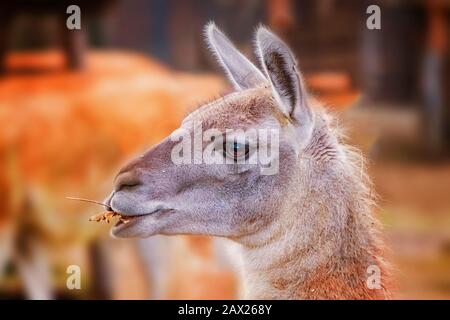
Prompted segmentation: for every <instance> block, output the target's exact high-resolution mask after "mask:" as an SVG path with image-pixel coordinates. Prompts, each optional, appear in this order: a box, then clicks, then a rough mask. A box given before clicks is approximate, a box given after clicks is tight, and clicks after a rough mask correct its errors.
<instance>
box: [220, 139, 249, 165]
mask: <svg viewBox="0 0 450 320" xmlns="http://www.w3.org/2000/svg"><path fill="white" fill-rule="evenodd" d="M249 151H250V148H249V146H248V144H247V143H245V144H244V143H239V142H236V141H234V142H224V144H223V156H224V157H227V158H229V159H233V160H234V162H237V161H238V160H242V159H245V160H247V159H248V155H249Z"/></svg>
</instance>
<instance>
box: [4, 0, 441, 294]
mask: <svg viewBox="0 0 450 320" xmlns="http://www.w3.org/2000/svg"><path fill="white" fill-rule="evenodd" d="M71 4H77V5H78V6H79V7H80V8H81V30H68V29H67V27H66V20H67V18H68V17H69V16H70V14H67V13H66V9H67V7H68V6H69V5H71ZM372 4H376V5H378V6H379V7H380V9H381V30H369V29H368V28H367V27H366V21H367V19H368V18H369V16H370V14H367V13H366V9H367V7H368V6H369V5H372ZM210 20H214V21H215V22H216V24H217V25H218V26H219V27H220V28H222V29H223V30H224V31H225V32H226V33H227V34H228V35H229V36H230V38H231V39H233V41H234V42H235V43H236V45H237V46H238V47H239V48H240V49H241V50H242V51H243V52H245V53H247V54H248V55H250V56H252V36H253V31H254V29H255V27H256V26H257V25H258V24H259V23H264V24H266V25H268V26H269V27H270V28H272V29H273V30H274V31H275V32H276V33H278V34H279V35H280V36H281V37H282V38H284V39H285V40H286V41H287V42H288V43H289V45H290V46H291V47H292V49H293V51H294V52H295V54H296V56H297V58H298V61H299V66H300V68H301V70H302V71H303V73H304V75H305V78H306V80H307V83H308V85H309V88H310V91H311V92H312V93H314V94H315V95H316V96H317V97H318V98H319V99H321V100H322V101H324V103H325V104H326V105H327V108H328V109H329V110H330V111H331V112H333V113H335V114H336V115H337V116H338V118H339V119H340V121H341V122H342V123H343V124H344V126H345V127H346V128H347V134H348V136H349V140H350V142H351V143H352V144H354V145H357V146H359V147H360V148H361V149H362V150H363V152H364V153H365V154H366V156H367V157H368V159H369V170H370V172H371V175H372V177H373V180H374V184H375V189H376V191H377V192H378V193H379V195H380V203H379V207H378V208H377V209H376V214H377V215H378V216H379V218H380V219H381V221H382V222H383V224H384V226H385V235H386V239H387V242H388V244H389V245H390V247H391V249H392V250H391V251H392V253H391V259H392V261H393V263H394V265H395V267H396V279H397V282H398V292H397V293H396V294H395V297H396V298H405V299H433V298H437V299H450V157H449V154H450V153H449V149H450V148H449V147H450V117H449V110H450V109H449V106H450V90H449V75H450V72H449V71H450V69H449V56H450V55H449V40H450V1H446V0H422V1H412V0H404V1H401V0H384V1H375V0H373V1H365V0H297V1H294V0H246V1H238V0H210V1H201V0H127V1H124V0H116V1H113V0H111V1H107V0H97V1H75V0H73V1H65V0H58V1H56V0H54V1H52V0H34V1H33V0H16V1H14V2H13V1H10V2H1V3H0V299H11V298H20V299H38V298H39V299H61V298H64V299H126V298H130V299H161V298H175V299H179V298H186V299H195V298H203V299H218V298H230V299H233V298H236V297H237V292H238V290H239V281H238V279H237V277H236V274H235V272H234V271H233V269H232V268H231V267H230V265H229V262H228V259H227V258H226V257H225V254H224V252H223V251H224V250H223V246H222V245H221V243H220V242H218V241H215V240H212V239H210V238H206V237H187V236H182V237H181V236H180V237H153V238H150V239H145V240H115V239H111V238H110V237H109V235H108V226H106V225H103V224H95V223H89V222H88V221H87V219H88V217H89V216H90V215H92V214H94V213H98V212H99V211H100V210H101V208H100V207H97V206H95V205H90V204H86V203H78V202H74V201H69V200H67V199H66V198H65V197H67V196H75V197H84V198H90V199H97V200H100V201H101V200H102V199H103V198H105V197H106V195H107V194H108V192H109V191H110V188H111V185H112V179H113V177H114V175H115V173H116V172H117V169H118V168H119V167H120V166H121V165H122V164H124V163H125V162H126V160H127V159H130V158H131V157H133V156H134V155H135V154H136V153H138V152H140V151H142V150H144V149H147V148H149V147H151V146H152V145H153V144H155V143H157V142H158V141H159V140H161V139H162V138H163V137H165V136H166V135H168V134H169V133H170V132H171V131H172V130H173V129H175V128H176V127H178V125H179V123H180V121H181V119H182V118H183V117H184V116H185V115H186V114H187V113H188V112H189V111H190V110H192V109H194V108H196V107H197V106H198V105H200V104H202V103H203V102H205V101H208V100H209V99H213V98H215V97H218V96H220V95H223V94H226V93H228V92H230V91H231V88H230V85H229V84H228V83H227V81H226V80H225V79H224V77H223V73H222V72H220V70H219V69H218V67H217V64H216V63H215V62H214V61H213V59H212V58H211V56H210V54H209V53H208V51H207V49H206V46H205V44H204V42H203V26H204V25H205V23H207V22H208V21H210ZM69 265H77V266H79V267H80V270H81V289H80V290H69V289H68V288H67V286H66V280H67V277H68V276H69V275H68V274H67V272H66V271H67V267H68V266H69Z"/></svg>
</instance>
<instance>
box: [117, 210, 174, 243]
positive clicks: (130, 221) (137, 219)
mask: <svg viewBox="0 0 450 320" xmlns="http://www.w3.org/2000/svg"><path fill="white" fill-rule="evenodd" d="M169 211H172V210H171V209H164V208H158V209H156V210H155V211H152V212H150V213H147V214H142V215H134V216H132V215H123V214H120V217H121V218H119V220H118V221H117V223H116V224H115V225H114V226H113V227H112V228H111V231H110V232H111V235H112V236H114V237H122V235H123V234H124V233H126V234H133V233H134V232H133V230H139V229H140V228H142V225H143V224H145V223H144V220H146V219H157V217H158V216H160V214H164V213H166V212H169ZM122 217H123V218H122ZM133 227H135V228H133Z"/></svg>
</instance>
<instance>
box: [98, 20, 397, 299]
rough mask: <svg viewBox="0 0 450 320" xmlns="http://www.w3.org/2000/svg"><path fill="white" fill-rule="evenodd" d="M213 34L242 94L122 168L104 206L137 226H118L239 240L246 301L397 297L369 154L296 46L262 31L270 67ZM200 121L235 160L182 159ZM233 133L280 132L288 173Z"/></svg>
mask: <svg viewBox="0 0 450 320" xmlns="http://www.w3.org/2000/svg"><path fill="white" fill-rule="evenodd" d="M206 36H207V39H208V43H209V46H210V48H211V50H212V52H213V53H214V54H215V56H216V57H217V59H218V61H219V63H220V64H221V66H222V67H223V69H224V70H225V72H226V74H227V75H228V78H229V79H230V80H231V82H232V84H233V85H234V87H235V89H236V92H234V93H232V94H229V95H227V96H224V97H222V98H220V99H218V100H215V101H213V102H211V103H209V104H206V105H204V106H201V107H200V108H199V109H198V110H196V111H194V112H192V113H191V114H190V115H189V116H188V117H186V118H185V119H184V121H183V122H182V124H181V127H180V128H179V129H177V130H176V131H175V132H174V133H173V134H172V135H171V136H169V137H167V138H166V139H164V140H163V141H162V142H160V143H159V144H158V145H156V146H155V147H153V148H152V149H150V150H149V151H147V152H146V153H144V154H143V155H142V156H140V157H138V158H136V159H134V160H133V161H132V162H131V163H129V164H128V165H126V166H125V167H123V168H122V169H121V170H120V172H119V173H118V175H117V177H116V179H115V184H114V190H113V192H112V193H111V195H110V196H109V197H108V198H107V199H106V201H105V203H106V204H107V205H109V206H110V207H111V208H112V209H113V210H114V211H115V212H118V213H120V214H121V215H123V216H126V218H127V219H129V222H127V223H121V222H119V223H118V224H117V225H116V226H115V227H113V228H112V230H111V232H112V234H113V235H114V236H116V237H149V236H152V235H157V234H162V235H175V234H199V235H210V236H219V237H225V238H228V239H231V240H233V241H234V242H236V243H238V244H239V245H240V246H239V250H240V254H241V257H242V267H243V273H242V275H243V282H244V286H243V287H244V296H245V297H246V298H257V299H384V298H389V297H390V292H389V274H388V267H387V264H386V262H385V260H384V258H383V251H384V249H383V245H382V243H381V240H380V236H379V231H378V229H379V227H378V223H377V221H376V219H375V217H374V216H373V214H372V205H373V202H374V201H373V195H372V192H371V187H370V183H369V179H368V177H367V176H366V173H365V171H364V167H363V161H362V159H361V155H360V153H359V152H358V151H356V150H354V149H353V148H351V147H349V146H348V145H346V144H345V142H344V141H343V138H342V137H341V135H340V134H339V130H338V128H337V126H336V124H335V123H334V121H333V119H332V118H331V117H330V116H329V115H328V114H327V113H326V112H325V111H324V110H323V109H322V108H321V105H320V103H318V102H317V101H316V100H315V99H314V98H313V97H311V96H310V95H309V94H308V92H307V90H306V87H305V85H304V82H303V79H302V77H301V75H300V73H299V70H298V68H297V64H296V62H295V59H294V56H293V54H292V53H291V51H290V49H289V48H288V47H287V45H286V44H285V43H284V42H283V41H282V40H280V39H279V38H278V37H277V36H275V35H274V34H273V33H271V32H270V31H269V30H267V29H266V28H264V27H259V28H258V30H257V31H256V41H255V43H256V51H257V55H258V56H259V59H260V63H261V65H262V71H260V70H259V69H258V68H257V67H256V66H255V65H253V64H252V63H251V62H250V61H249V60H248V59H247V58H246V57H244V56H243V55H242V54H241V53H240V52H239V51H237V50H236V49H235V47H234V46H233V45H232V44H231V42H230V41H229V40H228V39H227V38H226V36H225V35H224V34H223V33H222V32H221V31H220V30H219V29H217V28H216V26H215V25H214V24H213V23H211V24H209V25H208V26H207V27H206ZM197 123H201V125H202V127H203V129H204V130H207V129H214V130H216V131H219V132H220V133H221V134H223V141H218V142H217V143H219V144H220V145H219V146H218V148H217V152H218V154H217V155H218V156H219V157H223V160H229V161H228V162H226V163H222V164H217V163H215V164H208V163H204V162H201V161H200V162H194V163H192V162H190V163H182V164H175V163H174V161H173V152H174V150H176V149H177V148H178V147H179V143H180V142H179V140H180V138H179V134H180V133H182V132H183V133H187V134H188V137H191V139H195V137H196V134H197V133H196V129H195V127H196V124H197ZM228 129H242V130H245V131H247V130H250V129H258V130H259V129H267V130H275V131H276V132H279V146H278V149H277V150H276V151H277V152H274V153H272V154H271V157H270V161H271V162H270V165H273V164H275V163H278V168H279V169H278V172H277V173H276V174H262V169H263V167H264V166H265V165H267V164H263V163H262V162H261V161H260V160H261V159H257V161H256V162H255V163H253V164H252V163H251V162H248V161H239V160H240V159H242V158H243V157H244V158H246V159H247V157H252V156H254V155H255V154H256V151H255V152H253V153H251V150H257V149H258V148H261V145H260V144H258V143H257V142H256V141H254V140H252V139H251V138H249V137H246V138H247V140H239V139H238V138H236V136H232V135H228V133H227V130H228ZM225 133H226V134H225ZM177 137H178V138H177ZM218 140H219V139H218ZM183 141H184V139H183ZM214 141H215V140H214ZM206 142H207V141H202V143H203V144H204V145H205V144H206ZM209 142H211V141H209ZM270 143H271V144H274V143H275V141H274V140H271V142H270ZM230 145H231V148H228V146H230ZM221 147H223V148H221ZM214 152H216V150H215V149H214ZM374 276H375V277H376V279H375V278H374Z"/></svg>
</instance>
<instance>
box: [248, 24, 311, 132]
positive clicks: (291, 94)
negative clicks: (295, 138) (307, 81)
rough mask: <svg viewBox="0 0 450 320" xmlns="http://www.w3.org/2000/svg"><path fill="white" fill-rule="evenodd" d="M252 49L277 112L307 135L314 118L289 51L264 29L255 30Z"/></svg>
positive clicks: (281, 42) (280, 41)
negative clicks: (269, 89)
mask: <svg viewBox="0 0 450 320" xmlns="http://www.w3.org/2000/svg"><path fill="white" fill-rule="evenodd" d="M256 46H257V48H256V50H257V54H258V56H259V58H260V60H261V65H262V66H263V69H264V71H265V73H266V75H267V77H268V78H269V80H270V83H271V85H272V91H273V95H274V97H275V99H276V101H277V103H278V105H279V106H280V109H281V111H282V112H283V113H284V114H285V115H286V116H287V117H289V118H291V119H292V120H293V122H294V123H296V124H297V125H299V126H301V127H302V129H304V130H305V133H309V134H310V133H311V131H312V126H313V119H314V117H313V113H312V110H311V108H310V106H309V104H308V94H307V92H306V89H305V86H304V84H303V80H302V78H301V76H300V74H299V72H298V71H297V66H296V62H295V58H294V56H293V54H292V53H291V50H290V49H289V48H288V46H287V45H286V44H285V43H284V42H283V41H282V40H280V39H279V38H278V37H277V36H275V35H274V34H273V33H272V32H270V31H269V30H267V29H266V28H264V27H259V28H258V30H257V31H256Z"/></svg>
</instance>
